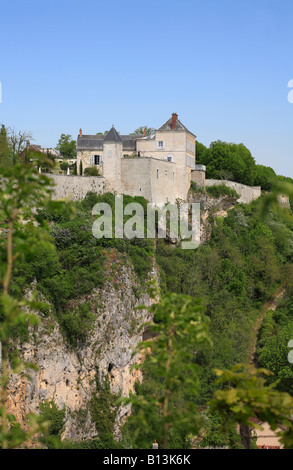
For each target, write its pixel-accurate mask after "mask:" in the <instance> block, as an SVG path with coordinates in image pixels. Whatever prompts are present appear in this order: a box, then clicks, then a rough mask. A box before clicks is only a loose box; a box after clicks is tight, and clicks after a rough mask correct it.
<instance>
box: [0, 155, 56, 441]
mask: <svg viewBox="0 0 293 470" xmlns="http://www.w3.org/2000/svg"><path fill="white" fill-rule="evenodd" d="M1 175H2V177H3V181H4V184H3V186H2V191H1V192H0V211H1V214H2V216H3V220H4V221H5V225H6V230H5V231H4V232H3V233H2V235H1V238H0V253H1V257H2V260H1V261H2V262H1V267H0V277H1V281H2V290H1V293H0V294H1V295H0V342H1V346H2V374H1V378H0V386H1V390H0V446H1V447H2V448H3V449H7V448H13V447H17V446H18V445H19V444H20V443H22V442H23V441H24V440H25V439H27V438H28V437H31V436H32V434H33V433H34V432H35V431H36V429H37V427H36V426H37V423H38V420H37V419H34V425H33V426H32V427H31V428H30V431H29V432H28V433H26V432H24V431H23V430H22V429H21V428H20V425H19V423H17V422H16V420H15V417H14V416H13V415H10V414H8V411H7V398H8V390H9V379H10V373H11V372H15V373H19V374H20V373H23V372H24V370H25V369H26V368H27V367H29V366H30V365H29V364H26V363H21V362H20V361H19V360H16V361H14V363H13V364H10V363H9V348H10V345H11V338H12V336H13V335H12V333H13V330H15V328H16V327H23V328H27V325H28V324H35V323H36V322H37V317H36V316H35V315H34V314H33V313H32V312H34V311H36V310H38V309H39V308H40V307H41V306H42V303H40V302H38V300H37V298H36V295H32V297H31V298H30V299H27V298H25V297H22V298H20V299H16V298H15V297H13V296H12V293H11V283H12V276H13V269H14V266H15V263H16V260H20V259H23V258H25V256H26V255H27V254H29V253H32V252H34V253H37V251H38V249H39V247H40V246H43V247H44V245H45V244H46V242H47V231H46V225H44V224H42V221H39V225H38V226H36V225H35V224H34V219H35V215H34V212H35V207H36V206H37V207H38V208H42V207H45V206H46V205H47V204H48V203H49V199H50V195H51V193H52V191H53V187H52V182H51V180H50V179H48V178H47V177H46V176H45V175H40V174H39V173H38V171H37V170H36V169H35V168H32V167H30V166H29V165H24V164H16V165H14V167H7V166H5V167H1ZM52 204H53V205H55V206H59V204H58V203H56V204H55V203H52ZM23 221H25V222H26V223H25V224H24V223H23ZM45 234H46V235H45Z"/></svg>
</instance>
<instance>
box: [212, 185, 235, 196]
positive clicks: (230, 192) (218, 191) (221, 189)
mask: <svg viewBox="0 0 293 470" xmlns="http://www.w3.org/2000/svg"><path fill="white" fill-rule="evenodd" d="M206 191H207V193H208V194H209V195H210V196H213V197H215V198H218V197H220V196H230V197H235V198H236V199H238V198H239V194H238V193H237V191H235V189H232V188H229V186H226V185H225V184H215V185H213V186H207V187H206Z"/></svg>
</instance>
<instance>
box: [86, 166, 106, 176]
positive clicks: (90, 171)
mask: <svg viewBox="0 0 293 470" xmlns="http://www.w3.org/2000/svg"><path fill="white" fill-rule="evenodd" d="M83 174H84V176H102V175H101V170H100V168H98V167H96V166H90V167H87V168H85V169H84V172H83Z"/></svg>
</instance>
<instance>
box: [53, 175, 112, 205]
mask: <svg viewBox="0 0 293 470" xmlns="http://www.w3.org/2000/svg"><path fill="white" fill-rule="evenodd" d="M46 176H48V177H49V178H51V179H52V180H53V181H54V183H55V191H54V194H53V197H52V199H66V198H69V199H71V200H72V201H78V200H80V199H83V198H84V197H85V196H86V193H87V192H88V191H92V192H93V193H96V194H103V193H104V192H106V190H107V189H106V180H105V178H103V177H101V176H76V175H74V176H73V175H53V174H51V173H50V174H48V173H47V174H46Z"/></svg>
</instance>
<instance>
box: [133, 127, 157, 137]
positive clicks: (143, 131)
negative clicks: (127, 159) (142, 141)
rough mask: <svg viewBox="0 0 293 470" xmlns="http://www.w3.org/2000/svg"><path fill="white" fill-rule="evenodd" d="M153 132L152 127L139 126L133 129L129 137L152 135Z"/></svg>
mask: <svg viewBox="0 0 293 470" xmlns="http://www.w3.org/2000/svg"><path fill="white" fill-rule="evenodd" d="M154 132H155V129H154V128H153V127H148V126H141V127H138V128H137V129H135V131H134V132H132V134H130V135H152V134H153V133H154Z"/></svg>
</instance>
